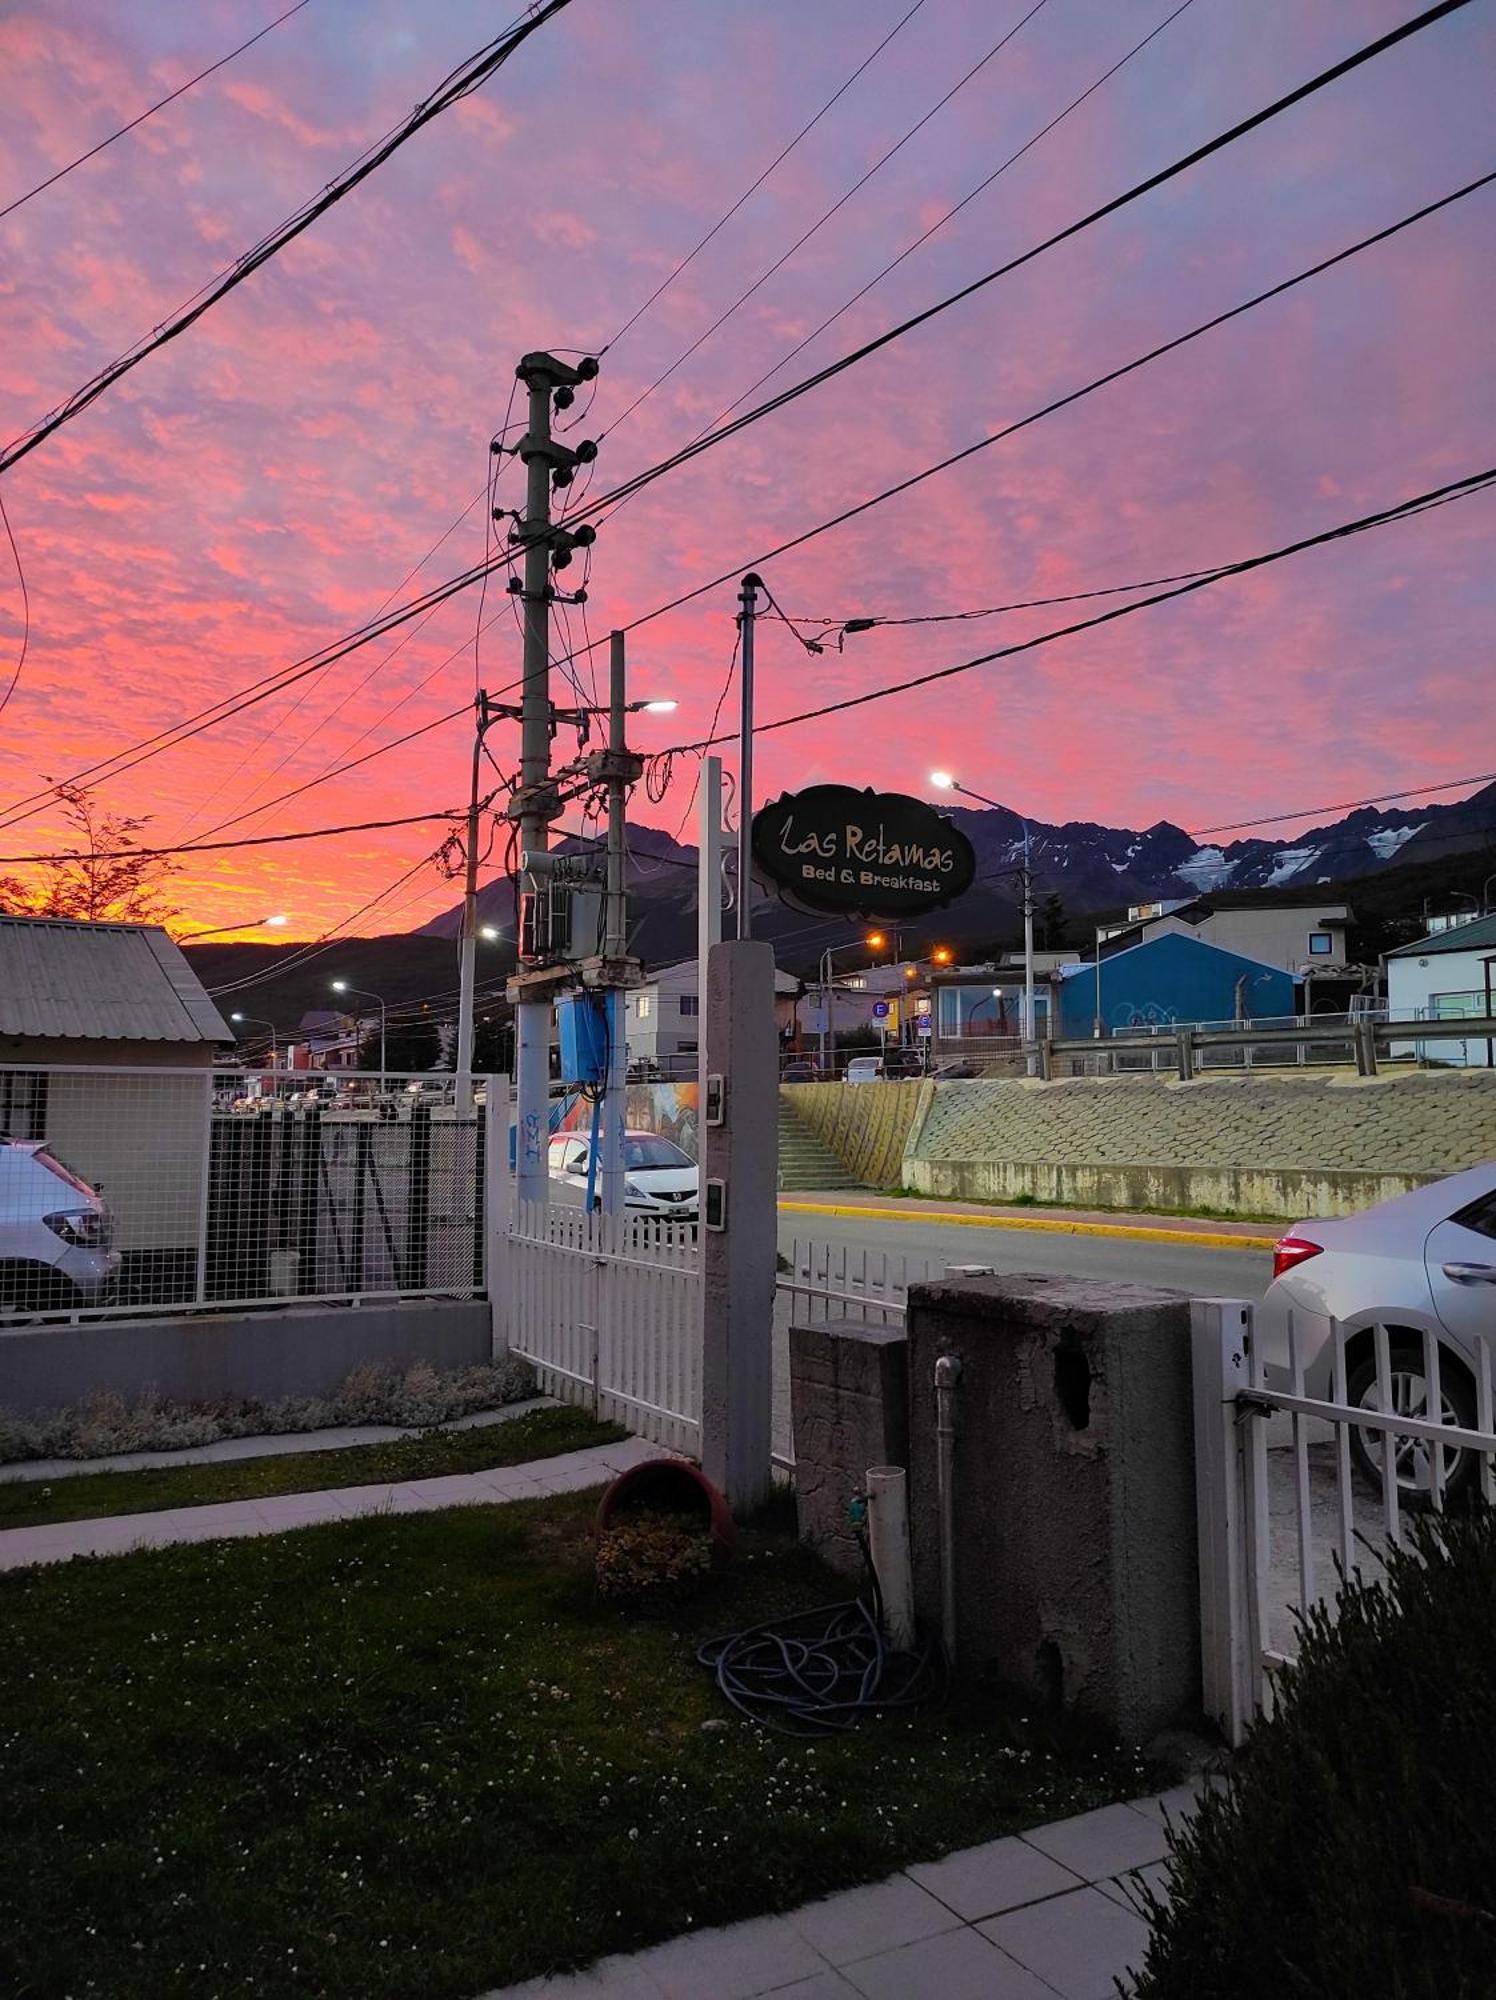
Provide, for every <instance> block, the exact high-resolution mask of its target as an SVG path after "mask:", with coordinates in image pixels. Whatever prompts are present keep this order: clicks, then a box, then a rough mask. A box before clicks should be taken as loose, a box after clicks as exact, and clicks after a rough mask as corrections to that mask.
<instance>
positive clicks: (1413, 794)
mask: <svg viewBox="0 0 1496 2000" xmlns="http://www.w3.org/2000/svg"><path fill="white" fill-rule="evenodd" d="M1493 779H1496V771H1477V772H1476V773H1475V775H1474V777H1473V778H1445V779H1442V780H1441V781H1440V782H1439V783H1438V784H1437V785H1409V786H1408V788H1407V790H1406V791H1401V792H1377V793H1376V794H1375V795H1374V796H1373V797H1371V798H1369V799H1340V800H1338V801H1337V802H1336V803H1335V804H1334V805H1328V806H1298V807H1296V808H1294V810H1292V811H1290V812H1275V813H1263V814H1261V815H1260V816H1259V817H1258V818H1257V819H1233V820H1226V821H1224V822H1223V823H1222V824H1221V825H1219V826H1192V827H1190V828H1189V835H1190V838H1191V839H1192V840H1196V839H1198V838H1199V836H1200V835H1201V834H1202V833H1240V832H1241V831H1242V830H1243V828H1245V827H1249V826H1276V825H1277V824H1278V823H1279V822H1280V821H1282V820H1285V819H1312V818H1313V816H1314V815H1315V814H1316V813H1345V812H1359V810H1360V809H1361V807H1362V806H1386V805H1392V804H1394V803H1395V802H1396V801H1397V800H1398V799H1421V798H1425V797H1427V795H1428V794H1429V793H1430V792H1457V791H1459V790H1460V789H1461V788H1462V787H1463V786H1465V785H1488V784H1490V783H1491V781H1492V780H1493Z"/></svg>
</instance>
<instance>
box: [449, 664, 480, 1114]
mask: <svg viewBox="0 0 1496 2000" xmlns="http://www.w3.org/2000/svg"><path fill="white" fill-rule="evenodd" d="M473 705H474V707H475V709H476V710H477V720H476V723H475V725H474V728H473V780H472V786H471V788H470V790H469V792H468V816H467V856H466V860H467V873H466V878H465V885H464V889H463V896H462V935H461V938H460V940H459V942H458V946H457V1047H456V1049H455V1050H454V1051H453V1057H454V1061H453V1068H454V1069H455V1070H456V1072H457V1078H456V1099H457V1105H456V1108H457V1116H458V1117H459V1118H465V1117H467V1116H468V1114H469V1113H470V1112H471V1110H472V1108H473V986H474V979H475V974H476V971H477V958H478V774H479V760H480V758H481V756H482V752H483V728H484V724H485V722H486V721H487V697H486V696H485V695H484V694H483V693H482V692H481V690H480V692H479V693H478V694H477V695H476V696H475V697H474V704H473Z"/></svg>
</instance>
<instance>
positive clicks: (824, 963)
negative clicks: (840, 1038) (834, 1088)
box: [821, 944, 831, 1076]
mask: <svg viewBox="0 0 1496 2000" xmlns="http://www.w3.org/2000/svg"><path fill="white" fill-rule="evenodd" d="M830 1025H831V947H830V945H829V944H828V945H827V947H826V949H825V950H824V951H823V952H822V953H821V1075H822V1076H825V1074H826V1045H827V1039H828V1030H829V1028H830Z"/></svg>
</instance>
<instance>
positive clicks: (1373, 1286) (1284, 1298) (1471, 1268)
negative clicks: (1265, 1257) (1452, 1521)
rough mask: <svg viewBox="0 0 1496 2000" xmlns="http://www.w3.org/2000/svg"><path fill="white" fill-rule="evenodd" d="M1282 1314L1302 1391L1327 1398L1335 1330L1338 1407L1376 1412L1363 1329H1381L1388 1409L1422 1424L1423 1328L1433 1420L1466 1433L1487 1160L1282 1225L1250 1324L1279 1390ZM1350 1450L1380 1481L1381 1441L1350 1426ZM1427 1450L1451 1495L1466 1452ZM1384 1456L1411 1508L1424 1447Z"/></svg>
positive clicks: (1493, 1209) (1483, 1325) (1494, 1266)
mask: <svg viewBox="0 0 1496 2000" xmlns="http://www.w3.org/2000/svg"><path fill="white" fill-rule="evenodd" d="M1290 1314H1291V1315H1292V1320H1293V1325H1294V1328H1295V1330H1296V1332H1297V1336H1298V1341H1299V1352H1300V1355H1301V1357H1302V1359H1303V1363H1304V1387H1305V1393H1306V1394H1308V1395H1310V1396H1312V1397H1315V1398H1317V1399H1324V1400H1327V1401H1329V1400H1333V1390H1334V1382H1333V1369H1334V1362H1335V1344H1334V1341H1333V1339H1332V1337H1331V1327H1332V1323H1333V1322H1334V1321H1335V1320H1339V1321H1340V1323H1341V1325H1342V1326H1344V1328H1345V1330H1346V1356H1345V1361H1346V1396H1347V1399H1348V1401H1349V1402H1351V1403H1352V1404H1354V1405H1356V1406H1357V1407H1359V1408H1362V1409H1379V1408H1380V1407H1381V1404H1380V1401H1379V1398H1378V1391H1377V1371H1376V1349H1375V1329H1376V1327H1377V1326H1378V1325H1382V1326H1385V1327H1386V1329H1387V1343H1388V1364H1389V1365H1388V1373H1389V1378H1390V1381H1389V1387H1390V1390H1391V1403H1392V1408H1393V1411H1394V1412H1395V1413H1396V1414H1398V1415H1401V1416H1411V1417H1422V1416H1424V1415H1425V1414H1426V1411H1427V1400H1428V1382H1427V1379H1426V1365H1425V1360H1424V1348H1423V1342H1424V1334H1425V1333H1426V1332H1427V1333H1431V1334H1432V1335H1433V1336H1434V1338H1435V1339H1436V1340H1437V1342H1438V1344H1439V1401H1440V1404H1441V1406H1442V1415H1441V1417H1440V1419H1439V1421H1440V1422H1442V1423H1447V1424H1456V1425H1458V1426H1460V1427H1461V1428H1462V1429H1466V1430H1474V1429H1476V1428H1477V1425H1476V1414H1477V1411H1476V1391H1475V1382H1476V1376H1475V1369H1476V1365H1477V1362H1476V1356H1477V1353H1478V1348H1479V1343H1480V1342H1481V1341H1482V1340H1483V1339H1484V1340H1485V1341H1487V1342H1489V1343H1490V1344H1491V1346H1492V1349H1493V1359H1496V1161H1493V1162H1491V1163H1489V1164H1488V1165H1486V1166H1481V1167H1471V1168H1469V1169H1467V1171H1466V1172H1464V1173H1461V1174H1451V1175H1449V1176H1448V1178H1447V1179H1445V1180H1439V1181H1433V1182H1431V1183H1430V1184H1429V1185H1428V1186H1427V1187H1421V1188H1415V1189H1414V1190H1413V1192H1412V1193H1411V1194H1404V1195H1398V1196H1396V1197H1395V1198H1394V1199H1393V1200H1392V1201H1382V1202H1378V1203H1377V1204H1376V1206H1375V1207H1373V1208H1367V1209H1363V1210H1362V1211H1361V1213H1360V1214H1359V1215H1347V1216H1338V1217H1335V1218H1333V1219H1326V1220H1320V1219H1317V1218H1316V1219H1312V1220H1309V1221H1305V1222H1296V1223H1295V1224H1294V1226H1293V1228H1292V1229H1291V1230H1290V1231H1289V1232H1288V1234H1287V1235H1286V1236H1284V1237H1282V1238H1281V1239H1280V1240H1279V1242H1278V1243H1277V1244H1276V1246H1275V1247H1274V1251H1273V1281H1272V1283H1271V1284H1270V1285H1269V1286H1268V1288H1267V1292H1266V1294H1265V1295H1264V1297H1263V1300H1262V1304H1261V1306H1260V1307H1259V1308H1258V1314H1257V1320H1256V1325H1257V1328H1258V1338H1259V1340H1260V1342H1261V1352H1262V1356H1263V1359H1264V1362H1265V1364H1266V1368H1267V1376H1268V1381H1269V1384H1270V1385H1271V1386H1272V1387H1274V1388H1287V1387H1289V1381H1290V1378H1289V1367H1290V1355H1289V1345H1288V1341H1289V1318H1290ZM1351 1450H1352V1453H1353V1454H1354V1456H1355V1459H1356V1462H1357V1464H1358V1465H1359V1466H1360V1468H1361V1470H1362V1471H1363V1472H1365V1473H1366V1474H1367V1475H1368V1476H1369V1477H1370V1478H1372V1479H1373V1480H1375V1481H1376V1483H1377V1484H1378V1485H1380V1483H1381V1477H1382V1434H1381V1433H1380V1432H1378V1431H1372V1430H1365V1431H1362V1430H1353V1431H1352V1432H1351ZM1439 1450H1440V1452H1441V1454H1442V1461H1441V1469H1442V1471H1443V1474H1444V1483H1445V1490H1446V1492H1454V1491H1456V1490H1457V1489H1458V1488H1459V1487H1460V1486H1462V1485H1464V1484H1466V1483H1467V1482H1468V1481H1469V1480H1470V1479H1471V1478H1472V1477H1473V1475H1474V1472H1475V1454H1474V1453H1473V1452H1469V1451H1461V1450H1457V1449H1455V1450H1451V1449H1449V1448H1448V1447H1446V1446H1440V1447H1439ZM1393 1453H1394V1461H1395V1465H1396V1472H1397V1484H1398V1491H1399V1495H1400V1496H1401V1497H1403V1498H1404V1499H1410V1500H1412V1501H1413V1502H1414V1503H1415V1504H1416V1503H1417V1502H1418V1500H1419V1499H1420V1497H1422V1496H1425V1495H1426V1494H1427V1493H1428V1490H1429V1488H1430V1486H1431V1484H1432V1479H1431V1473H1432V1466H1431V1462H1430V1447H1429V1446H1427V1445H1425V1444H1423V1443H1420V1442H1418V1441H1417V1440H1414V1439H1411V1438H1408V1439H1403V1440H1401V1441H1399V1442H1398V1443H1396V1444H1395V1445H1394V1447H1393Z"/></svg>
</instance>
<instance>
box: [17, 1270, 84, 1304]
mask: <svg viewBox="0 0 1496 2000" xmlns="http://www.w3.org/2000/svg"><path fill="white" fill-rule="evenodd" d="M82 1304H83V1295H82V1293H81V1292H80V1291H79V1290H78V1287H77V1286H76V1285H75V1284H74V1283H73V1281H72V1279H71V1278H69V1277H65V1276H64V1275H63V1273H62V1272H61V1271H54V1270H53V1268H52V1266H51V1265H50V1264H23V1263H13V1264H3V1265H0V1306H3V1307H4V1308H5V1309H6V1311H8V1312H18V1313H58V1312H74V1311H76V1310H77V1308H78V1307H79V1306H81V1305H82Z"/></svg>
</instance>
